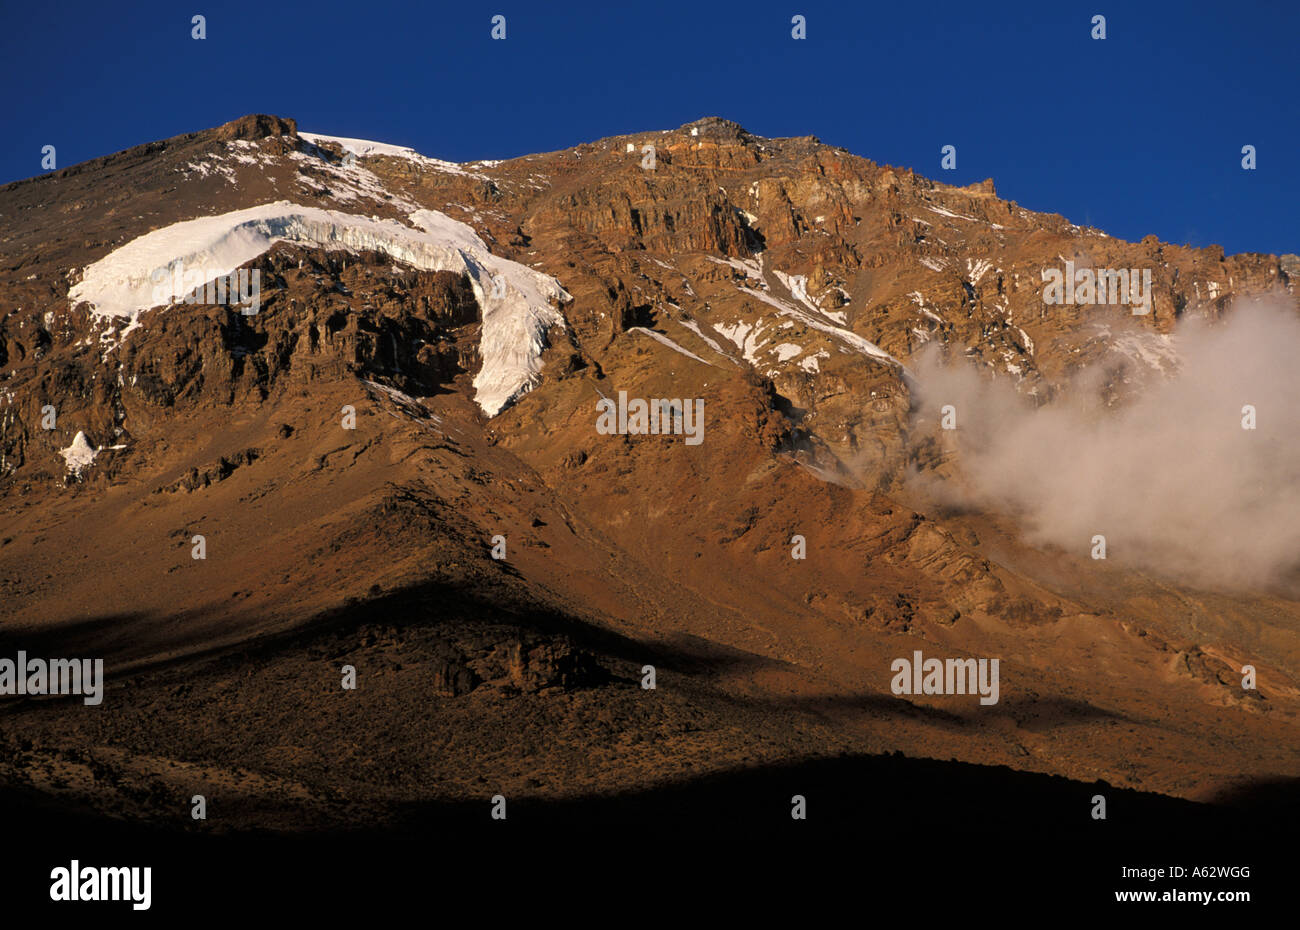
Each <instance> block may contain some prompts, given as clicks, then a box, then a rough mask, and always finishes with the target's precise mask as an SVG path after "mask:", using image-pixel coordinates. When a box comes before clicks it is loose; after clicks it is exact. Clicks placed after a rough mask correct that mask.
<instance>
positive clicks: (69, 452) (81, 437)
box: [59, 430, 99, 477]
mask: <svg viewBox="0 0 1300 930" xmlns="http://www.w3.org/2000/svg"><path fill="white" fill-rule="evenodd" d="M98 454H99V450H98V449H96V448H95V447H94V446H92V445H91V444H90V440H89V439H87V438H86V434H85V433H83V432H81V431H80V430H78V431H77V435H76V436H74V437H72V445H70V446H68V448H66V449H60V450H59V455H61V456H63V461H64V463H65V464H66V465H67V466H68V472H69V473H70V474H73V475H76V476H78V477H80V476H81V472H82V470H83V469H86V468H89V467H90V466H91V465H92V464H93V463H94V461H95V456H96V455H98Z"/></svg>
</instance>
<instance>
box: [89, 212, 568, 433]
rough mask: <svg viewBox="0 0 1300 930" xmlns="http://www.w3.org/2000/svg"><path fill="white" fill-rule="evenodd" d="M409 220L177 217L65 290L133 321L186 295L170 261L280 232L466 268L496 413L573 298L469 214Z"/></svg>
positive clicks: (234, 259) (197, 261)
mask: <svg viewBox="0 0 1300 930" xmlns="http://www.w3.org/2000/svg"><path fill="white" fill-rule="evenodd" d="M410 220H411V221H412V222H413V223H414V224H415V225H416V226H418V227H419V228H418V229H412V228H411V227H409V226H405V225H403V224H402V223H399V222H398V221H397V220H380V219H377V218H374V217H364V216H357V215H354V214H349V213H340V212H338V211H335V210H323V209H320V208H318V207H306V206H302V205H299V204H292V203H289V202H287V201H278V202H276V203H272V204H263V205H262V206H257V207H250V208H248V209H245V210H236V211H234V212H231V213H223V214H220V215H218V216H207V217H201V218H199V219H194V220H186V221H184V222H181V223H174V224H172V225H171V226H166V227H164V228H162V229H157V230H154V231H153V232H151V233H147V234H145V235H143V236H140V237H139V238H137V239H133V240H131V241H130V242H128V243H126V244H125V245H123V246H121V247H120V248H117V249H115V250H114V251H112V252H110V253H109V254H108V255H106V256H104V257H103V258H101V259H100V260H99V261H97V262H94V263H92V264H91V265H88V266H87V267H86V269H85V270H84V272H83V274H82V278H81V281H80V282H78V283H77V284H76V285H75V286H74V287H73V288H72V289H71V291H70V292H69V294H68V296H69V298H70V300H71V301H72V303H73V304H74V305H75V304H77V303H80V302H82V301H86V302H88V303H89V304H90V305H91V311H92V313H93V314H94V315H95V316H96V317H118V318H127V319H130V320H131V321H132V323H135V322H136V321H137V320H138V317H139V314H140V312H141V311H143V310H147V309H149V308H150V307H154V306H159V305H164V304H167V303H170V302H171V301H174V300H176V299H179V298H181V297H182V296H183V295H182V294H178V293H174V289H173V276H172V274H171V269H172V268H173V267H174V266H176V265H177V264H178V263H179V264H180V265H181V266H182V267H184V268H186V269H193V268H200V269H202V270H203V273H204V275H205V280H212V279H213V278H216V277H218V276H220V275H228V274H230V272H232V271H234V270H235V269H236V268H238V267H239V266H240V265H243V264H245V263H246V262H249V261H251V260H253V259H255V258H256V257H257V256H259V255H261V254H262V253H264V252H266V251H267V250H268V249H270V248H271V246H273V245H274V244H275V243H276V242H293V243H299V244H302V245H307V246H311V247H315V248H324V249H347V250H351V251H362V250H365V251H375V252H379V253H381V254H384V255H386V256H388V257H389V258H391V259H393V260H395V261H399V262H402V263H404V264H407V265H410V266H412V267H414V268H418V269H421V270H424V271H455V272H460V273H463V274H466V275H468V277H469V280H470V283H471V286H472V287H473V289H474V295H475V297H476V298H477V299H478V303H479V307H480V308H481V310H482V316H483V327H482V332H481V335H480V347H479V348H480V352H481V354H482V357H483V367H482V369H481V370H480V371H479V373H478V374H477V375H476V376H475V378H474V388H475V401H476V402H477V403H478V404H479V406H480V407H481V408H482V409H483V411H484V413H486V414H487V415H488V416H495V415H496V414H497V413H499V412H500V411H501V410H502V409H503V408H504V407H505V406H506V405H508V404H509V403H510V402H511V401H513V400H514V399H515V398H516V397H518V396H519V395H520V394H522V393H524V392H526V391H527V390H529V389H530V388H531V387H532V386H533V385H534V384H536V382H537V378H538V376H539V375H540V373H541V367H542V363H541V354H542V350H543V349H544V348H545V345H546V331H547V330H548V329H549V328H550V327H552V326H561V327H563V326H565V322H564V317H563V315H562V314H561V313H560V312H559V311H558V310H557V309H555V307H554V306H552V302H559V303H563V302H566V301H568V300H571V299H572V298H571V297H570V296H569V294H568V293H567V292H566V291H565V290H564V288H563V287H561V286H560V283H559V282H558V281H556V280H555V279H554V278H552V277H550V276H549V275H545V274H542V273H541V272H538V271H534V270H532V269H531V268H528V267H526V266H525V265H521V264H519V263H518V262H514V261H511V260H509V259H506V258H502V257H500V256H498V255H493V254H492V253H491V252H490V251H489V250H488V247H487V245H486V244H485V243H484V242H483V240H482V239H481V238H480V237H479V235H478V234H477V233H476V232H474V230H473V229H472V228H471V227H469V226H467V225H465V224H464V223H461V222H457V221H456V220H453V219H452V218H451V217H449V216H447V215H445V214H443V213H438V212H437V211H434V210H417V211H415V212H414V213H412V214H411V215H410Z"/></svg>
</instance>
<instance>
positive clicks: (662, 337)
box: [628, 326, 711, 365]
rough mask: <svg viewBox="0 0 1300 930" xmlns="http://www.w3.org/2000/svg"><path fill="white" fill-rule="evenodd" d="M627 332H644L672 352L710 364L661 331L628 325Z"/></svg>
mask: <svg viewBox="0 0 1300 930" xmlns="http://www.w3.org/2000/svg"><path fill="white" fill-rule="evenodd" d="M628 332H629V333H645V334H646V335H647V336H649V337H650V338H651V339H654V340H655V341H656V342H660V343H662V344H663V345H666V346H667V347H668V348H670V349H672V350H673V351H674V352H680V353H681V354H682V355H685V356H686V357H687V358H693V359H695V361H697V362H703V363H704V364H705V365H710V364H711V363H710V362H705V361H704V359H702V358H700V357H699V356H698V355H696V354H695V353H694V352H691V351H689V350H687V349H684V348H682V347H681V346H680V345H678V344H677V343H675V342H673V341H672V340H671V339H669V338H668V337H667V336H665V335H664V334H663V333H657V332H655V331H654V330H653V329H646V328H645V327H644V326H630V327H628Z"/></svg>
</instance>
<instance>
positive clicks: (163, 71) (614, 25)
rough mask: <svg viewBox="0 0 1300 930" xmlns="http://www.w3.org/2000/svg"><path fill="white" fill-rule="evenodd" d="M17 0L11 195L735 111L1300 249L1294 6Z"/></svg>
mask: <svg viewBox="0 0 1300 930" xmlns="http://www.w3.org/2000/svg"><path fill="white" fill-rule="evenodd" d="M0 3H2V4H3V5H2V6H0V10H2V11H3V12H0V79H2V80H3V88H4V89H3V94H4V107H3V129H4V133H3V146H2V147H0V182H4V181H9V180H13V179H16V178H23V177H29V176H31V175H34V174H39V173H41V168H40V157H41V156H40V150H41V147H42V146H43V145H46V144H53V145H55V146H57V149H58V158H59V162H58V164H59V167H66V166H68V165H71V164H74V163H76V162H78V161H83V160H85V159H87V158H92V157H94V156H97V155H104V154H108V153H110V152H114V151H118V150H120V149H124V148H128V147H129V146H132V145H135V144H137V143H140V142H145V141H149V140H153V139H162V138H166V137H168V136H172V135H176V134H179V133H182V132H188V131H191V130H195V129H201V128H205V127H209V126H214V125H218V124H220V123H222V122H225V121H227V120H229V119H233V118H234V117H237V116H240V115H243V114H245V113H251V112H268V113H276V114H279V115H282V116H292V117H294V118H296V119H297V120H298V123H299V126H300V128H302V129H304V130H312V131H316V132H324V133H328V134H332V135H343V136H356V137H360V138H366V139H374V140H379V141H384V142H393V143H399V144H404V145H410V146H412V147H414V148H416V149H418V150H419V151H421V152H423V153H425V154H427V155H432V156H436V157H440V158H449V159H453V160H456V161H466V160H469V159H476V158H503V157H510V156H514V155H522V154H526V153H529V152H535V151H548V150H553V149H559V148H565V147H568V146H570V145H574V144H576V143H578V142H583V141H590V140H593V139H597V138H600V137H602V136H608V135H614V134H618V133H624V132H635V131H640V130H650V129H666V128H671V127H675V126H679V125H681V124H682V123H686V122H689V121H691V120H694V119H697V118H699V117H701V116H713V115H716V116H725V117H727V118H729V119H732V120H735V121H737V122H739V123H741V124H742V125H744V126H745V127H746V128H747V129H749V130H750V131H751V132H755V133H758V134H760V135H765V136H791V135H815V136H818V137H819V138H821V139H822V140H823V141H825V142H828V143H832V144H835V145H841V146H843V147H845V148H847V149H849V150H850V151H852V152H855V153H857V154H860V155H865V156H867V157H869V158H872V159H874V160H876V161H878V162H882V163H887V164H893V165H900V166H907V167H910V168H913V169H915V170H916V171H918V172H920V173H922V174H925V175H927V176H929V177H934V178H937V179H940V180H943V181H947V182H950V183H956V184H968V183H970V182H972V181H977V180H981V179H983V178H985V177H992V178H994V180H995V181H996V183H997V187H998V192H999V194H1001V195H1002V196H1003V197H1006V198H1009V199H1013V200H1016V201H1018V202H1020V203H1021V204H1022V205H1024V206H1026V207H1029V208H1031V209H1035V210H1045V211H1050V212H1057V213H1062V214H1064V215H1065V216H1067V217H1069V218H1070V219H1071V220H1073V221H1074V222H1077V223H1081V224H1087V225H1093V226H1098V227H1100V228H1101V229H1104V230H1105V231H1107V232H1109V233H1111V234H1112V235H1117V236H1121V237H1123V238H1126V239H1139V238H1141V237H1142V236H1144V235H1146V234H1148V233H1155V234H1156V235H1158V236H1159V237H1160V238H1162V239H1165V240H1168V241H1172V242H1176V243H1183V242H1186V243H1190V244H1193V245H1209V244H1211V243H1217V244H1220V245H1222V246H1223V247H1224V248H1225V249H1226V250H1227V251H1228V252H1229V253H1233V252H1242V251H1260V252H1275V253H1282V252H1300V223H1298V222H1297V218H1298V217H1300V180H1298V178H1297V170H1298V169H1300V118H1298V117H1300V46H1298V45H1297V36H1300V4H1297V3H1296V2H1294V0H1279V2H1276V3H1273V4H1265V3H1257V2H1234V3H1230V4H1225V3H1222V2H1217V3H1210V2H1204V0H1188V2H1180V3H1175V2H1165V3H1135V2H1131V0H1124V2H1118V0H1089V2H1087V3H1084V2H1073V0H1064V2H1059V0H1038V2H1025V3H1009V2H1008V3H999V2H964V3H959V2H925V3H920V2H894V3H889V4H876V3H868V2H853V3H849V4H831V3H807V2H804V0H783V2H779V3H772V2H768V0H738V2H718V3H710V2H698V0H697V2H690V3H682V2H677V0H646V2H641V0H622V2H620V0H613V2H610V0H601V2H599V3H596V2H591V3H571V4H559V3H556V4H552V3H540V2H534V3H528V4H521V3H518V2H512V0H501V2H491V3H480V2H457V3H454V4H443V3H436V2H412V3H403V4H396V3H393V4H389V3H381V2H359V0H349V2H347V3H342V2H337V0H319V2H316V3H312V4H310V5H307V4H304V5H301V6H297V5H295V4H291V3H287V2H285V3H281V2H278V0H263V2H260V3H248V2H211V0H190V2H187V3H175V2H172V3H164V2H151V0H139V2H130V0H129V2H126V3H102V2H96V3H95V4H90V3H81V2H76V3H60V4H55V3H30V2H15V0H0ZM560 6H563V7H564V8H563V9H558V8H553V7H560ZM841 7H846V8H841ZM195 13H202V14H204V15H205V16H206V17H207V32H208V37H207V39H206V40H205V41H202V42H199V41H194V40H193V39H191V38H190V29H191V26H190V17H191V16H192V15H193V14H195ZM495 13H502V14H504V15H505V16H506V17H507V38H506V40H505V41H493V40H492V39H491V38H490V37H489V31H490V22H489V21H490V19H491V17H492V15H493V14H495ZM796 13H801V14H803V15H805V16H806V17H807V20H808V38H807V39H806V40H804V41H795V40H793V39H792V38H791V37H790V29H791V26H790V20H791V17H792V16H793V15H794V14H796ZM1095 13H1102V14H1104V15H1106V18H1107V33H1108V38H1107V39H1106V40H1105V41H1094V40H1092V39H1091V38H1090V35H1089V34H1090V31H1091V23H1090V21H1091V18H1092V16H1093V14H1095ZM1247 143H1249V144H1252V145H1254V146H1255V147H1256V149H1257V151H1258V165H1259V166H1258V168H1257V170H1255V171H1243V170H1242V169H1241V157H1242V156H1241V147H1242V146H1243V145H1245V144H1247ZM945 144H952V145H955V146H957V155H958V160H957V170H956V171H942V170H940V167H939V160H940V151H939V150H940V147H941V146H943V145H945Z"/></svg>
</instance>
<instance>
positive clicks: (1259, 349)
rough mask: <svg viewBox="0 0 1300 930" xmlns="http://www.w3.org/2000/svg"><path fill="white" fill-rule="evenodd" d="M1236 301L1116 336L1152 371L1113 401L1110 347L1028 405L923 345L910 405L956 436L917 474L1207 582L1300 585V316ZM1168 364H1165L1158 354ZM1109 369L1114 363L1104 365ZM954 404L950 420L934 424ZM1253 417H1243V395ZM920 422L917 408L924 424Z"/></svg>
mask: <svg viewBox="0 0 1300 930" xmlns="http://www.w3.org/2000/svg"><path fill="white" fill-rule="evenodd" d="M1280 303H1281V302H1280V301H1279V302H1274V303H1271V304H1269V303H1252V304H1249V305H1245V304H1239V305H1238V306H1237V307H1236V308H1235V309H1234V310H1233V312H1232V313H1230V314H1227V315H1225V317H1224V318H1223V319H1221V320H1219V321H1217V322H1215V323H1213V324H1211V323H1207V322H1204V321H1201V320H1194V321H1193V320H1189V321H1187V322H1185V323H1183V324H1180V326H1179V327H1178V330H1177V331H1176V332H1175V333H1174V334H1173V336H1172V337H1170V338H1169V339H1168V340H1164V339H1162V337H1160V336H1158V335H1156V334H1154V333H1151V332H1150V331H1149V330H1142V331H1135V332H1133V333H1129V334H1124V335H1122V336H1121V337H1120V338H1119V342H1120V343H1121V344H1124V345H1126V347H1127V350H1128V354H1129V355H1130V356H1131V357H1132V358H1134V359H1137V358H1140V357H1144V358H1145V359H1146V361H1147V363H1148V365H1150V367H1148V366H1147V365H1142V364H1136V365H1135V366H1134V367H1132V368H1131V371H1132V372H1133V373H1134V374H1138V373H1140V372H1142V371H1143V370H1144V369H1145V372H1146V374H1147V379H1146V380H1145V381H1144V382H1143V383H1142V384H1141V386H1140V387H1139V388H1138V389H1137V390H1136V391H1134V392H1132V395H1131V396H1129V397H1128V398H1127V399H1125V400H1124V401H1122V402H1120V403H1116V404H1114V405H1113V407H1112V408H1110V409H1108V408H1107V407H1106V405H1105V404H1104V403H1103V402H1102V400H1101V397H1102V392H1101V390H1100V388H1101V386H1102V385H1103V384H1104V382H1105V381H1106V379H1107V366H1106V365H1105V364H1104V363H1103V364H1100V365H1097V366H1093V367H1092V368H1090V369H1087V370H1084V371H1082V372H1080V373H1079V375H1078V376H1077V377H1076V378H1074V379H1073V380H1072V382H1071V384H1070V385H1068V386H1067V388H1066V390H1065V391H1064V392H1062V394H1061V395H1060V396H1059V397H1058V399H1056V400H1054V401H1052V402H1051V403H1049V404H1046V405H1043V406H1039V407H1037V408H1035V407H1034V406H1033V405H1032V403H1030V401H1031V400H1032V399H1031V398H1026V397H1025V396H1024V395H1022V394H1019V393H1017V392H1016V390H1015V389H1014V387H1013V385H1012V384H1011V383H1010V382H1009V380H1008V379H1005V378H1000V379H996V380H994V379H990V378H989V377H988V375H987V373H985V374H981V373H980V371H979V370H978V369H977V368H975V367H974V366H973V365H971V364H969V363H965V362H960V363H957V364H955V365H952V366H944V365H943V364H942V363H941V362H940V360H939V358H938V354H937V353H929V354H927V355H924V356H922V357H921V358H919V359H917V360H916V365H915V366H914V367H915V371H916V375H917V380H918V382H919V393H920V397H919V399H920V401H921V408H920V410H919V416H920V417H922V418H923V420H924V421H926V422H928V423H930V424H931V425H932V426H933V427H934V428H935V433H936V434H937V435H939V436H941V437H942V439H943V442H944V443H945V445H947V446H949V447H951V448H953V449H955V459H956V464H957V469H956V473H955V474H954V475H953V476H952V477H950V478H948V479H940V478H938V477H937V476H936V475H935V473H933V472H920V473H916V474H913V475H912V477H911V481H912V483H913V486H914V487H919V488H921V489H923V490H925V491H928V492H929V493H930V494H932V495H933V496H934V497H936V498H937V499H938V500H939V501H941V502H944V503H948V504H956V505H961V506H966V507H977V508H982V509H993V510H998V511H1001V512H1004V513H1008V514H1011V515H1013V516H1015V517H1016V518H1017V519H1018V520H1019V522H1020V525H1021V527H1022V530H1023V533H1024V536H1025V539H1026V541H1027V542H1029V543H1030V544H1033V545H1039V546H1043V545H1049V544H1051V545H1056V546H1060V547H1061V548H1063V549H1065V550H1068V551H1069V552H1071V553H1074V554H1077V555H1080V556H1082V557H1084V558H1087V557H1088V556H1089V553H1090V550H1091V540H1092V537H1093V536H1094V535H1104V536H1105V537H1106V544H1107V558H1108V560H1109V561H1110V563H1111V564H1116V563H1120V564H1127V565H1131V566H1134V567H1137V568H1141V569H1145V570H1150V571H1154V572H1157V573H1160V574H1164V575H1169V576H1173V577H1176V578H1178V579H1180V580H1183V581H1188V582H1191V583H1194V584H1201V585H1205V586H1212V587H1224V586H1226V587H1233V588H1242V587H1247V588H1277V587H1285V588H1286V589H1288V590H1291V591H1296V590H1300V584H1298V582H1300V570H1298V569H1300V316H1297V314H1296V312H1295V310H1294V309H1293V308H1288V307H1284V306H1281V305H1280ZM1162 365H1163V368H1164V370H1163V371H1161V370H1160V368H1161V366H1162ZM1112 370H1113V368H1112ZM946 404H951V405H953V407H955V408H956V425H957V429H956V430H953V431H941V430H939V429H938V425H939V418H940V415H941V414H940V411H941V410H942V408H943V406H944V405H946ZM1247 405H1251V406H1253V407H1254V409H1255V416H1256V428H1255V429H1253V430H1250V429H1243V427H1242V421H1243V416H1244V414H1243V409H1242V408H1243V407H1245V406H1247ZM919 425H921V426H924V422H923V423H921V424H919Z"/></svg>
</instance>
